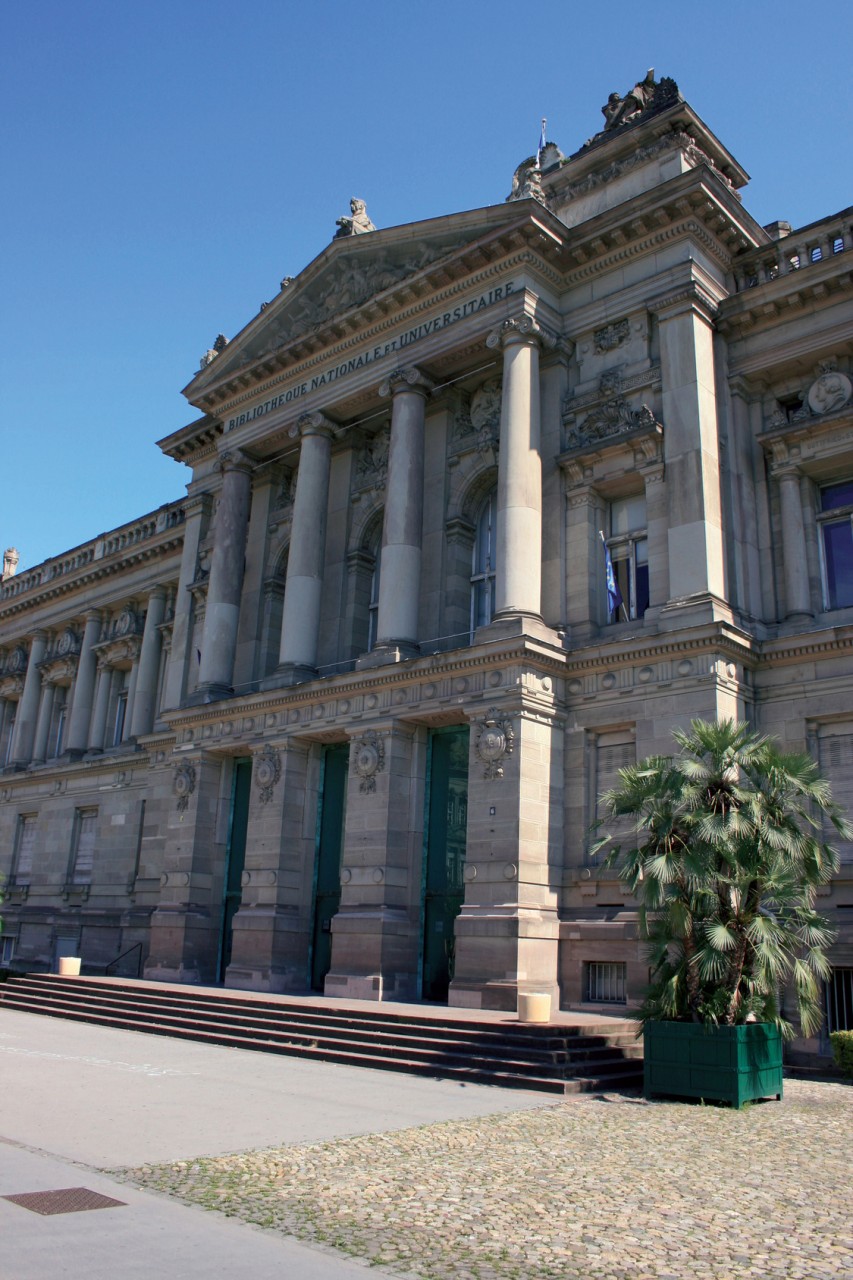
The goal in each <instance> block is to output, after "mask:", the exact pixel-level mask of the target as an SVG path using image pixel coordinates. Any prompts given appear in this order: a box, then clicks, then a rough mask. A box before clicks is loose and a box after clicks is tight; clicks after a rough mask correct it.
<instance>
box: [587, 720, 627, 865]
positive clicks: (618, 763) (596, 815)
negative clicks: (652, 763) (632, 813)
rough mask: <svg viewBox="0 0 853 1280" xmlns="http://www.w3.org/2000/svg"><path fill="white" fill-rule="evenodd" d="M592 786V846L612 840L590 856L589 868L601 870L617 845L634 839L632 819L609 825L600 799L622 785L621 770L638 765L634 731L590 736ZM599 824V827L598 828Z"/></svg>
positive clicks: (618, 730)
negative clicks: (610, 850)
mask: <svg viewBox="0 0 853 1280" xmlns="http://www.w3.org/2000/svg"><path fill="white" fill-rule="evenodd" d="M588 760H589V764H588V768H589V785H590V787H591V790H592V795H591V798H590V799H591V803H590V805H589V812H590V813H591V814H592V815H593V822H594V823H595V824H596V825H595V831H594V834H593V835H592V836H591V838H590V841H589V844H591V845H592V846H595V844H596V843H597V842H598V841H599V840H600V839H602V837H603V836H605V835H607V836H610V837H612V839H611V841H610V843H609V844H608V845H606V846H605V847H603V848H602V849H600V850H599V852H598V853H596V854H595V855H587V858H586V861H587V864H588V865H593V864H594V865H596V866H600V864H601V862H602V861H603V859H604V858H605V857H606V856H607V853H608V850H609V849H610V848H612V847H613V846H614V845H622V844H625V843H626V841H627V840H629V839H630V838H631V837H632V835H633V825H632V822H631V819H630V818H620V819H619V821H618V822H610V821H607V820H606V818H605V811H604V806H603V805H602V803H601V797H602V795H603V794H604V792H605V791H609V790H610V789H611V788H612V787H616V786H618V785H619V770H620V769H627V768H628V767H629V766H630V765H632V764H636V763H637V744H636V741H635V737H634V733H633V731H632V730H631V729H616V730H614V731H613V732H608V733H593V734H591V735H590V749H589V752H588ZM599 824H600V825H599Z"/></svg>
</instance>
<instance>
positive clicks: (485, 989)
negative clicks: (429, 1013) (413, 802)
mask: <svg viewBox="0 0 853 1280" xmlns="http://www.w3.org/2000/svg"><path fill="white" fill-rule="evenodd" d="M563 732H564V726H563V722H562V719H560V718H558V716H557V714H556V712H555V711H554V710H553V709H552V710H551V712H550V713H548V712H546V711H545V710H543V712H542V714H541V715H532V714H530V713H528V712H524V713H522V714H520V715H519V714H517V713H513V714H512V715H510V714H509V713H507V712H504V711H502V710H501V709H499V708H493V709H491V710H490V711H487V712H486V713H485V715H483V714H482V712H478V713H477V714H476V715H474V716H472V723H471V748H470V764H469V780H468V842H467V851H466V857H465V900H464V903H463V906H462V911H461V913H460V915H459V916H458V917H457V919H456V931H455V933H456V965H455V976H454V978H453V981H452V982H451V984H450V994H449V1001H448V1002H449V1004H451V1005H454V1006H460V1007H464V1008H470V1009H502V1010H505V1011H506V1012H508V1013H514V1012H515V1010H516V1008H517V1002H518V996H519V994H521V993H526V992H536V993H542V994H544V995H549V996H550V997H551V1003H552V1007H553V1008H555V1009H556V1008H558V1007H559V989H558V945H559V921H558V905H559V893H560V874H561V864H562V841H563V820H562V819H563V804H562V799H563V785H564V784H563Z"/></svg>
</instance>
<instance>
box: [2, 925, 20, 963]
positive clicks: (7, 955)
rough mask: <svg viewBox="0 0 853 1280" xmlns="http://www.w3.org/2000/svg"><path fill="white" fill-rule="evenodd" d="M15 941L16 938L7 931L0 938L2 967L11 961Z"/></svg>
mask: <svg viewBox="0 0 853 1280" xmlns="http://www.w3.org/2000/svg"><path fill="white" fill-rule="evenodd" d="M16 942H17V938H16V937H15V935H14V934H11V933H7V934H6V936H5V937H3V938H0V966H2V967H3V968H5V967H6V965H9V964H11V963H12V959H13V957H14V955H15V943H16Z"/></svg>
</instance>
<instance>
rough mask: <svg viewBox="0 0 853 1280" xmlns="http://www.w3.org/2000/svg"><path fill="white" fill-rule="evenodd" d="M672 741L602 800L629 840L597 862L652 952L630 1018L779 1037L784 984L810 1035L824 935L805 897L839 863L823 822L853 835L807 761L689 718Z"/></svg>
mask: <svg viewBox="0 0 853 1280" xmlns="http://www.w3.org/2000/svg"><path fill="white" fill-rule="evenodd" d="M673 737H674V739H675V742H676V744H677V745H678V747H679V748H680V751H679V754H678V755H675V756H671V757H670V756H650V757H649V758H648V759H646V760H644V761H642V762H641V763H640V764H638V765H635V766H632V767H631V768H627V769H623V770H621V771H620V775H619V776H620V785H619V786H617V787H615V788H613V789H612V790H610V791H608V792H606V793H605V794H604V796H603V797H602V801H603V805H604V811H605V813H606V814H607V815H608V816H609V817H610V818H612V819H619V818H622V819H624V818H626V817H629V818H631V819H633V822H634V829H635V832H636V836H635V839H636V843H635V844H634V846H633V847H630V848H627V849H625V848H624V847H623V848H618V847H617V848H612V849H611V850H610V852H609V853H608V855H607V858H606V859H605V862H606V864H607V865H617V866H618V868H619V874H620V876H621V878H622V879H623V880H624V881H625V882H626V883H627V884H628V885H629V886H630V888H631V890H632V891H633V893H634V894H635V896H636V897H637V899H638V900H639V903H640V918H641V928H642V930H643V933H644V935H645V937H646V938H647V939H648V941H649V943H650V952H651V960H652V981H651V985H650V988H649V991H648V993H647V996H646V1000H645V1003H644V1005H643V1008H642V1010H641V1013H640V1016H641V1019H642V1021H643V1023H644V1024H645V1023H646V1022H648V1021H659V1020H678V1021H694V1022H706V1023H723V1024H727V1025H733V1024H735V1023H738V1022H744V1021H747V1020H748V1021H759V1022H772V1023H775V1024H776V1025H777V1026H778V1027H779V1029H780V1030H781V1032H782V1034H783V1035H786V1036H789V1037H790V1036H792V1035H793V1034H794V1030H793V1027H792V1026H791V1024H790V1023H789V1022H788V1021H786V1019H785V1018H784V1017H783V1016H782V1012H781V1008H780V1000H779V992H780V990H781V989H782V987H784V986H785V985H787V984H791V985H792V986H793V989H794V992H795V995H796V1000H797V1005H798V1010H799V1018H800V1024H801V1026H802V1029H803V1032H804V1033H805V1034H806V1035H807V1036H808V1035H813V1034H814V1033H815V1032H816V1031H817V1030H818V1028H819V1026H820V1022H821V1017H822V1010H821V1001H820V980H821V979H825V978H826V977H827V976H828V974H829V971H830V970H829V964H828V962H827V959H826V955H825V950H826V948H827V946H828V945H829V944H830V943H831V942H832V940H833V937H834V933H833V931H832V929H831V928H830V926H829V924H828V922H827V921H826V920H825V919H824V918H823V917H822V916H821V915H819V914H818V912H817V911H816V910H815V897H816V893H817V890H818V888H819V887H820V886H821V885H823V884H826V883H827V881H828V880H829V879H830V878H831V876H832V873H833V871H834V870H836V868H837V866H838V857H837V854H836V853H835V851H834V850H833V849H832V848H831V846H830V845H829V844H828V843H827V842H826V841H825V839H824V836H823V829H824V822H828V823H829V824H831V826H832V827H833V828H834V829H835V831H836V832H837V833H838V835H839V836H840V837H841V838H843V839H850V838H851V837H853V828H851V826H850V824H849V823H847V822H846V821H845V819H844V817H843V815H842V812H841V810H840V809H839V807H838V805H836V804H835V803H834V802H833V800H832V797H831V793H830V787H829V783H828V782H826V780H825V779H823V778H821V777H820V775H819V771H818V767H817V765H816V764H815V763H814V761H813V760H812V759H811V757H810V756H808V755H806V754H797V753H785V752H782V751H780V750H779V748H778V746H777V745H776V743H775V742H774V741H773V740H771V739H769V738H767V737H762V736H760V735H758V734H756V733H753V732H752V731H751V730H750V729H749V728H748V727H747V726H746V725H742V724H737V723H735V722H734V721H732V720H723V721H718V722H716V723H708V722H706V721H702V720H694V721H692V723H691V726H690V732H689V733H688V732H684V731H681V730H677V731H675V732H674V733H673ZM605 821H606V819H605ZM603 843H606V840H605V841H602V844H603ZM599 847H600V846H599Z"/></svg>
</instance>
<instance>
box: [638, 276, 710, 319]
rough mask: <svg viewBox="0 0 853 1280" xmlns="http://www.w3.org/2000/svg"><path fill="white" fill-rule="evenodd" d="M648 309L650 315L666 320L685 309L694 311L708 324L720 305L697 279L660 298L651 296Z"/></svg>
mask: <svg viewBox="0 0 853 1280" xmlns="http://www.w3.org/2000/svg"><path fill="white" fill-rule="evenodd" d="M647 307H648V310H649V311H650V313H651V314H652V315H656V316H657V317H658V319H659V320H668V319H670V318H671V317H672V316H677V315H681V314H683V313H684V312H685V311H695V312H696V313H697V314H698V315H700V316H701V317H702V318H703V319H704V320H707V321H708V323H709V324H712V323H713V322H714V319H715V317H716V315H717V312H718V310H719V307H720V299H719V298H717V297H715V296H714V294H713V293H711V291H710V290H709V289H705V288H704V287H703V286H702V285H701V284H700V283H699V282H698V281H697V280H691V281H690V283H689V284H686V285H685V286H684V287H683V288H681V289H675V290H674V291H673V292H672V293H669V294H667V295H666V296H665V297H662V298H653V299H652V300H651V301H650V302H649V303H647Z"/></svg>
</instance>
